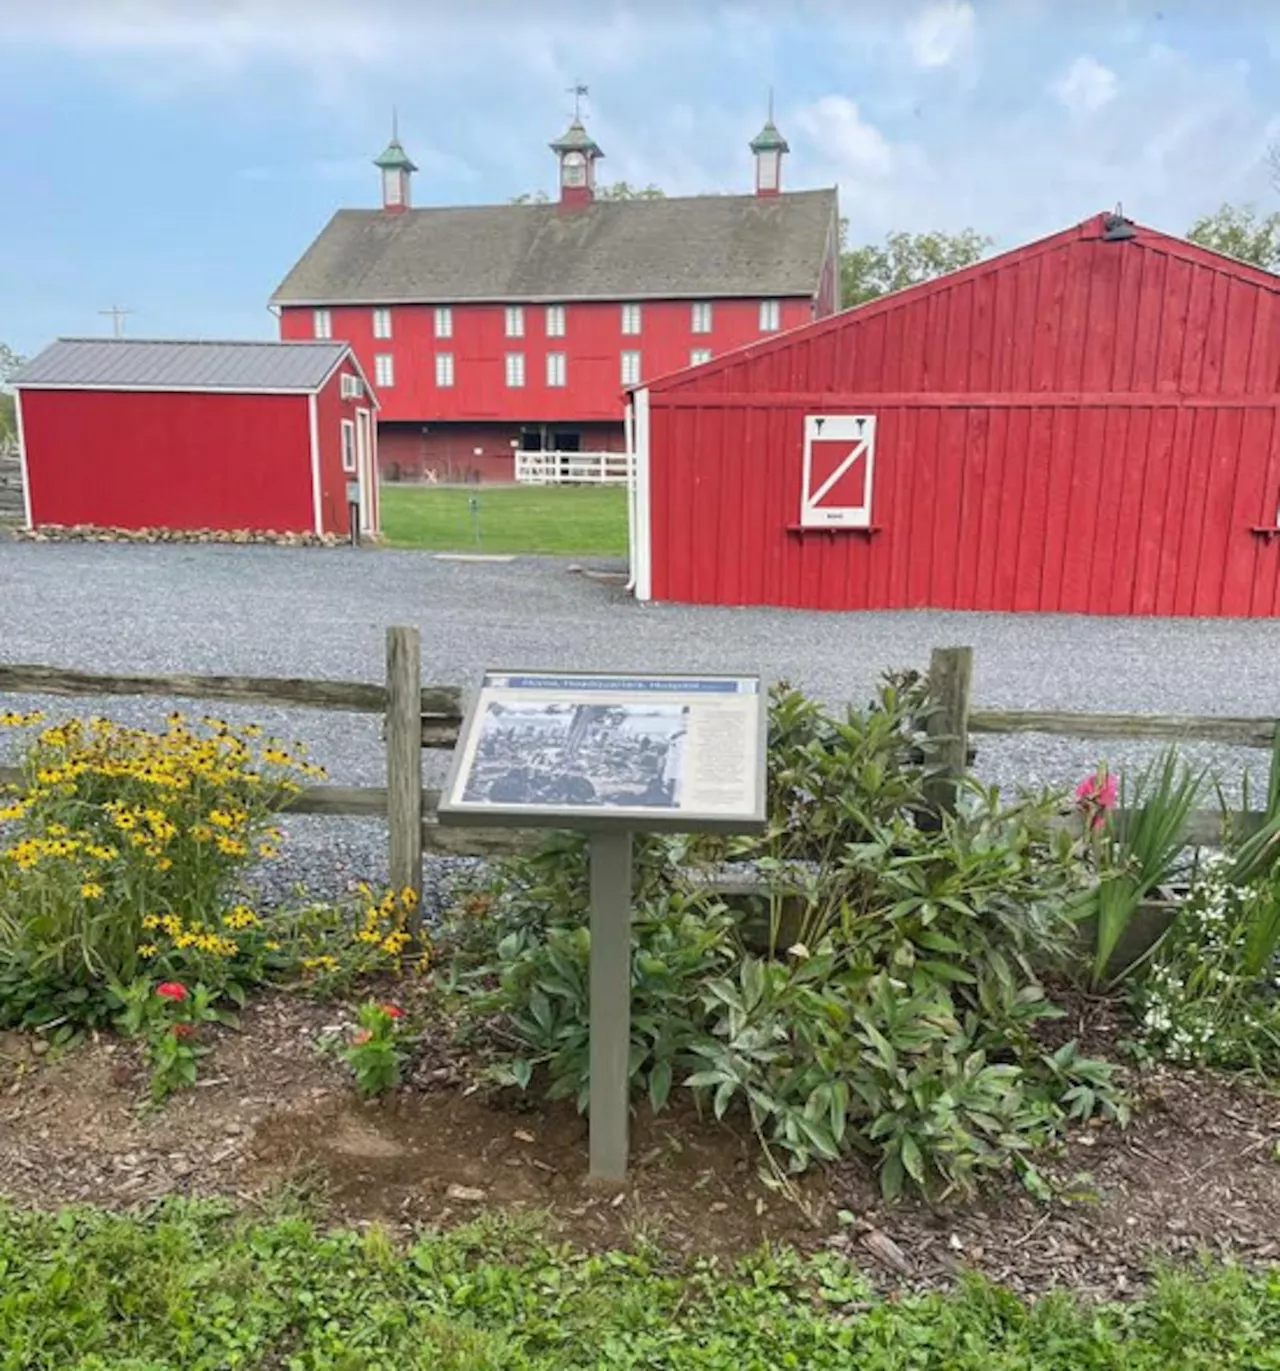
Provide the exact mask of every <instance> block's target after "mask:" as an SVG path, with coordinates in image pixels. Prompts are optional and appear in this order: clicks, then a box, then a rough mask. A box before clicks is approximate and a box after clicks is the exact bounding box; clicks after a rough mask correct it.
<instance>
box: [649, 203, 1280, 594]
mask: <svg viewBox="0 0 1280 1371" xmlns="http://www.w3.org/2000/svg"><path fill="white" fill-rule="evenodd" d="M633 398H634V405H635V415H636V434H637V440H636V441H637V481H636V493H635V498H634V502H633V511H632V558H633V577H634V582H635V589H636V593H637V596H638V597H639V598H640V599H645V600H647V599H657V600H682V601H694V602H701V603H712V604H731V605H788V606H797V607H806V608H814V609H840V610H850V609H900V608H915V607H924V606H932V607H938V608H945V609H978V610H1045V611H1069V612H1083V613H1093V614H1160V615H1256V616H1265V615H1280V515H1278V511H1277V507H1278V506H1280V422H1278V418H1280V277H1276V276H1273V275H1271V274H1270V273H1268V272H1265V271H1261V270H1259V269H1257V268H1254V267H1251V266H1248V265H1246V264H1244V263H1242V262H1238V261H1236V260H1234V259H1232V258H1228V257H1224V256H1221V255H1219V254H1217V253H1214V252H1211V251H1208V250H1207V249H1205V248H1201V247H1198V246H1196V245H1194V244H1192V243H1188V242H1185V241H1183V240H1181V239H1178V238H1173V237H1170V236H1168V235H1166V234H1162V233H1158V232H1156V231H1155V230H1153V229H1148V228H1143V227H1141V226H1140V225H1137V224H1134V223H1132V222H1131V221H1129V220H1126V219H1123V218H1121V217H1120V216H1118V215H1098V216H1096V217H1094V218H1091V219H1088V220H1086V221H1085V222H1084V223H1082V224H1078V225H1076V226H1075V227H1074V228H1071V229H1068V230H1066V231H1065V232H1062V233H1058V234H1055V235H1054V236H1052V237H1049V238H1044V239H1042V240H1040V241H1038V242H1035V243H1031V244H1028V245H1027V246H1025V247H1021V248H1018V249H1016V250H1014V251H1011V252H1007V253H1004V254H1002V255H1001V256H998V257H994V258H992V259H990V260H988V261H985V262H982V263H979V264H978V265H976V266H973V267H968V268H966V269H965V270H963V271H958V272H955V273H953V274H951V275H949V276H945V277H942V278H940V279H938V280H936V281H932V282H928V283H925V284H922V285H919V286H914V287H911V288H910V289H907V290H904V291H901V292H898V293H896V294H894V295H891V296H887V297H885V298H882V299H880V300H877V301H874V302H872V303H871V304H868V305H864V306H862V307H860V308H856V309H852V310H848V311H846V312H845V313H843V314H838V315H836V316H834V317H833V318H830V319H826V320H823V321H821V322H818V323H814V324H810V325H807V326H805V327H801V328H798V329H794V330H792V331H791V332H789V333H787V334H785V335H783V336H781V337H779V338H776V339H773V340H771V341H769V342H766V343H758V344H753V345H751V346H749V347H745V348H741V349H739V350H738V351H736V352H733V353H730V354H727V355H726V356H724V357H722V358H718V359H716V360H715V361H712V362H710V363H707V364H706V365H703V366H699V367H695V368H691V369H688V370H685V371H682V372H679V373H676V374H673V375H671V376H668V377H665V378H662V379H659V380H657V381H655V382H653V383H652V384H650V385H649V386H647V387H644V388H641V389H638V390H636V391H635V393H634V397H633Z"/></svg>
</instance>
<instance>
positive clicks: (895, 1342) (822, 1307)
mask: <svg viewBox="0 0 1280 1371" xmlns="http://www.w3.org/2000/svg"><path fill="white" fill-rule="evenodd" d="M1278 1349H1280V1275H1277V1274H1274V1273H1273V1274H1265V1273H1259V1274H1256V1275H1248V1274H1246V1273H1244V1272H1242V1271H1240V1270H1236V1269H1232V1268H1226V1267H1213V1268H1207V1269H1206V1270H1205V1272H1204V1273H1202V1274H1201V1275H1199V1276H1192V1275H1182V1276H1174V1275H1169V1276H1164V1277H1161V1278H1160V1279H1159V1280H1158V1281H1157V1283H1156V1286H1155V1289H1154V1291H1153V1292H1152V1293H1151V1294H1150V1295H1149V1296H1148V1297H1147V1298H1146V1299H1145V1300H1143V1301H1140V1302H1135V1303H1133V1304H1131V1305H1127V1306H1125V1307H1123V1308H1122V1307H1118V1306H1105V1305H1104V1306H1097V1307H1094V1308H1089V1307H1087V1306H1082V1305H1079V1304H1076V1303H1075V1302H1073V1301H1072V1300H1071V1298H1070V1297H1069V1296H1066V1295H1061V1296H1051V1297H1048V1298H1045V1299H1042V1300H1040V1301H1038V1302H1036V1303H1034V1304H1027V1303H1024V1302H1023V1301H1022V1300H1019V1299H1018V1298H1016V1297H1015V1296H1014V1295H1012V1294H1009V1293H1007V1292H1002V1291H1000V1290H998V1289H997V1288H995V1287H994V1286H991V1285H987V1284H985V1283H983V1282H982V1281H980V1280H978V1279H977V1278H974V1279H973V1280H972V1281H971V1282H969V1283H968V1284H967V1285H965V1286H963V1287H962V1288H961V1289H960V1290H959V1291H958V1292H957V1293H955V1294H950V1295H923V1296H912V1295H908V1296H904V1297H902V1298H901V1299H899V1300H896V1301H886V1300H882V1299H878V1298H876V1297H875V1296H874V1295H873V1294H872V1292H871V1290H870V1289H869V1288H868V1286H867V1285H866V1283H865V1281H864V1279H863V1277H862V1276H861V1275H860V1274H859V1273H858V1272H857V1271H856V1270H855V1269H854V1268H853V1267H851V1266H849V1265H847V1264H846V1263H845V1262H844V1260H843V1259H842V1258H840V1257H839V1256H837V1255H836V1254H835V1253H827V1254H825V1255H821V1256H817V1257H814V1258H811V1259H807V1260H805V1259H801V1258H800V1257H797V1256H794V1255H792V1254H789V1253H788V1252H787V1251H786V1250H780V1251H775V1252H772V1253H762V1254H761V1255H759V1256H757V1257H755V1258H752V1259H751V1260H749V1261H747V1262H745V1263H743V1264H742V1265H741V1266H738V1267H734V1266H731V1265H729V1264H727V1263H713V1262H709V1261H705V1260H704V1261H700V1262H697V1263H694V1264H689V1263H681V1262H676V1261H673V1260H671V1259H669V1258H666V1257H664V1256H663V1255H662V1254H660V1253H659V1252H657V1251H656V1250H653V1249H651V1248H640V1249H638V1250H637V1251H634V1252H629V1253H621V1252H614V1253H602V1254H597V1255H586V1254H578V1253H574V1252H572V1251H570V1250H568V1249H566V1248H563V1247H554V1246H551V1245H549V1244H548V1243H546V1242H545V1241H544V1240H543V1239H542V1238H541V1237H540V1235H539V1233H538V1231H537V1228H536V1225H535V1224H534V1223H532V1222H530V1221H528V1220H522V1221H519V1223H518V1224H513V1223H512V1222H505V1223H504V1222H498V1221H491V1222H489V1223H487V1224H483V1225H479V1226H474V1227H472V1228H471V1229H469V1230H459V1231H457V1232H454V1233H452V1234H449V1235H443V1236H442V1235H439V1234H434V1235H433V1234H427V1235H424V1236H422V1237H420V1238H419V1239H418V1240H417V1241H416V1242H414V1243H413V1244H411V1245H407V1246H400V1245H397V1244H395V1243H393V1242H392V1241H391V1240H390V1239H389V1238H388V1236H387V1235H386V1233H385V1232H384V1231H383V1230H381V1229H379V1228H377V1227H374V1228H371V1229H369V1230H368V1231H366V1232H364V1233H354V1232H327V1233H326V1232H324V1231H323V1230H322V1229H320V1228H319V1227H317V1226H316V1225H315V1224H313V1223H312V1222H310V1221H308V1220H307V1219H305V1218H303V1217H291V1216H288V1215H284V1216H280V1217H275V1218H267V1219H261V1218H260V1219H258V1220H257V1221H253V1222H250V1221H248V1220H246V1219H237V1218H235V1217H234V1216H233V1215H232V1214H231V1213H230V1212H229V1211H228V1210H227V1209H226V1207H225V1206H215V1205H212V1204H208V1203H202V1204H192V1203H188V1202H183V1201H171V1202H169V1203H167V1204H164V1205H162V1206H160V1207H159V1208H158V1209H153V1210H152V1211H151V1212H150V1213H149V1214H147V1215H146V1216H144V1217H130V1216H125V1215H108V1214H103V1213H100V1212H95V1211H91V1210H67V1211H64V1212H62V1213H61V1214H38V1213H21V1212H16V1211H8V1210H6V1209H5V1208H4V1206H3V1204H0V1371H224V1369H230V1368H241V1369H242V1371H251V1369H255V1368H256V1369H257V1371H264V1369H265V1368H268V1367H271V1368H279V1371H285V1368H289V1371H383V1368H386V1371H613V1369H614V1368H617V1369H619V1371H621V1369H622V1368H632V1371H779V1369H780V1368H786V1367H793V1368H797V1371H852V1368H857V1371H1227V1369H1228V1368H1238V1371H1274V1369H1275V1368H1276V1367H1277V1366H1280V1350H1278Z"/></svg>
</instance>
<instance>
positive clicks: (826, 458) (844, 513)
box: [800, 414, 876, 528]
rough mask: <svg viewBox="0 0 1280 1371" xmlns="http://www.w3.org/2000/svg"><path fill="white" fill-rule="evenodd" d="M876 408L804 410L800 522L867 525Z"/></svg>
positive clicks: (829, 525)
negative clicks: (831, 411)
mask: <svg viewBox="0 0 1280 1371" xmlns="http://www.w3.org/2000/svg"><path fill="white" fill-rule="evenodd" d="M875 457H876V420H875V415H874V414H807V415H805V420H804V484H803V489H802V491H801V495H800V526H801V528H870V527H871V490H872V477H873V475H874V470H875Z"/></svg>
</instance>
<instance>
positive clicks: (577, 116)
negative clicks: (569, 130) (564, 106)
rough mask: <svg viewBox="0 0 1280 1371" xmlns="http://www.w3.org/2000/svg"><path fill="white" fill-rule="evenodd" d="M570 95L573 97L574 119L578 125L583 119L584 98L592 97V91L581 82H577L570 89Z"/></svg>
mask: <svg viewBox="0 0 1280 1371" xmlns="http://www.w3.org/2000/svg"><path fill="white" fill-rule="evenodd" d="M569 94H570V95H572V96H573V119H574V122H575V123H577V122H578V121H579V120H581V118H582V97H583V96H584V95H590V94H591V91H590V89H589V88H588V87H587V86H585V85H583V83H582V82H581V81H575V82H574V83H573V85H571V86H570V87H569Z"/></svg>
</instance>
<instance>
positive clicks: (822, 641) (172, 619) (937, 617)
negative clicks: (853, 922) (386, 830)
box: [0, 540, 1280, 888]
mask: <svg viewBox="0 0 1280 1371" xmlns="http://www.w3.org/2000/svg"><path fill="white" fill-rule="evenodd" d="M388 624H417V625H418V626H419V627H420V628H421V631H422V642H423V659H424V661H423V679H424V681H425V682H427V683H441V684H455V683H460V684H464V685H468V686H469V685H471V684H473V683H474V682H475V680H476V679H477V677H478V674H479V673H480V672H481V671H482V670H483V669H484V668H485V667H488V666H526V667H531V668H544V669H561V670H567V669H571V668H593V669H597V670H622V671H635V670H640V669H646V668H647V669H659V670H695V671H697V670H743V671H752V672H759V673H761V674H762V675H763V676H765V677H766V678H767V679H777V678H779V677H785V678H787V679H789V680H791V681H792V682H793V683H794V684H796V685H798V686H801V687H803V688H804V689H805V690H807V691H809V692H811V693H813V694H815V695H817V696H819V697H820V698H822V699H824V700H827V701H829V702H832V703H836V702H839V701H843V700H855V701H861V700H863V699H865V698H866V697H867V696H868V695H869V693H870V692H871V690H872V689H873V688H874V685H875V682H876V679H877V677H878V676H879V674H880V673H881V672H882V671H884V670H885V669H888V668H892V667H905V666H917V667H923V666H924V665H925V664H926V663H927V661H928V657H929V651H930V649H931V648H932V647H934V646H939V645H947V644H956V643H968V644H971V645H972V646H973V647H974V649H975V654H976V656H975V673H976V674H975V683H974V699H975V701H976V702H978V703H980V704H983V705H988V706H993V707H995V706H1003V707H1008V708H1043V709H1069V708H1074V709H1093V710H1120V711H1134V712H1149V713H1170V714H1172V713H1191V714H1198V713H1203V714H1213V713H1221V714H1255V715H1280V621H1244V620H1191V619H1089V618H1083V617H1079V616H1069V615H1030V614H1028V615H1001V614H971V613H946V612H939V611H932V610H920V611H908V612H892V613H867V614H821V613H808V612H797V611H789V610H770V609H721V608H710V607H697V606H683V605H656V606H655V605H646V606H641V605H637V604H636V603H634V601H632V600H631V599H630V597H629V596H627V595H625V594H624V593H623V592H622V591H621V590H620V589H619V588H618V587H617V586H614V585H609V584H605V583H602V582H600V581H597V580H593V579H590V578H588V577H585V576H582V575H576V574H572V573H570V572H569V571H568V564H567V563H565V562H563V561H560V560H557V559H549V558H547V559H542V558H520V559H518V560H516V561H513V562H509V563H467V562H456V561H444V560H437V559H436V558H434V557H431V556H429V555H426V554H422V553H412V552H384V551H353V550H351V549H345V548H344V549H298V548H275V547H219V546H207V545H192V546H188V545H176V544H175V545H167V546H152V545H138V546H134V545H128V544H34V543H17V542H10V541H5V540H0V660H4V661H14V662H36V663H46V664H51V665H61V666H67V667H75V668H79V669H81V670H87V671H112V672H130V671H155V672H174V671H187V672H196V673H199V672H224V673H240V674H245V675H259V676H271V675H281V676H313V677H336V678H349V679H353V680H369V681H376V680H380V679H381V677H382V671H383V653H384V638H383V634H384V629H385V627H386V626H387V625H388ZM3 703H4V704H5V705H6V706H7V707H35V706H37V705H40V706H44V707H50V708H53V709H59V710H62V711H65V710H66V708H67V703H68V702H67V701H65V700H54V701H50V700H37V699H31V700H19V699H17V698H15V697H7V698H6V699H4V700H3ZM94 703H95V704H96V703H97V702H94ZM85 707H86V710H87V709H88V708H90V707H91V706H90V703H89V702H85ZM97 707H98V708H100V709H103V706H102V705H101V704H98V705H97ZM171 707H173V706H172V703H171V702H167V701H163V700H129V699H123V698H120V699H113V700H112V701H111V702H110V708H109V712H110V714H111V715H112V717H113V718H117V719H119V720H121V721H122V722H126V723H138V724H150V723H154V722H155V721H157V720H158V719H160V718H161V717H162V716H163V715H164V713H165V712H166V711H167V710H168V709H169V708H171ZM104 712H108V711H106V710H105V709H104ZM218 712H219V713H220V714H223V715H225V716H226V717H229V718H232V719H237V720H243V721H247V720H248V719H249V718H255V719H257V720H258V721H259V722H261V723H263V724H264V725H266V726H267V727H268V728H270V729H272V730H275V731H277V732H279V733H281V734H282V735H283V736H286V737H288V738H302V739H305V740H306V741H307V742H308V743H309V744H310V745H311V747H312V750H313V753H314V754H315V756H316V759H317V760H318V761H320V762H321V763H323V764H324V765H325V766H327V767H328V769H329V771H330V774H331V777H332V779H333V780H334V782H335V783H347V784H361V783H364V784H375V783H378V782H379V781H380V779H381V776H382V752H381V747H380V744H379V742H378V721H377V720H376V719H373V718H368V717H363V716H356V715H342V714H325V713H319V712H314V711H275V710H263V709H258V708H254V709H250V710H247V711H245V710H237V709H232V708H230V707H224V706H218ZM1106 753H1107V754H1108V755H1109V756H1110V759H1111V761H1112V762H1113V764H1115V765H1119V766H1120V767H1122V768H1123V767H1125V766H1131V765H1136V764H1137V763H1138V762H1139V761H1141V760H1142V759H1143V758H1144V757H1145V756H1147V755H1149V749H1143V748H1142V747H1140V746H1136V745H1131V746H1126V747H1111V748H1108V749H1106ZM1189 753H1190V755H1193V756H1196V757H1200V758H1203V759H1204V760H1206V761H1211V762H1212V763H1213V764H1214V765H1215V766H1216V767H1218V768H1219V769H1221V770H1223V771H1224V772H1225V773H1226V774H1227V775H1228V776H1229V777H1232V778H1235V777H1238V774H1239V770H1240V767H1241V764H1242V763H1244V762H1248V763H1251V764H1252V766H1253V768H1254V770H1255V771H1256V772H1257V773H1259V774H1261V773H1262V771H1263V769H1264V767H1265V757H1264V755H1263V754H1260V753H1253V754H1245V755H1244V756H1243V757H1242V756H1240V755H1238V754H1233V753H1232V752H1231V751H1230V750H1225V749H1220V748H1219V749H1207V748H1206V749H1189ZM1100 755H1102V749H1098V748H1095V747H1093V746H1091V745H1089V744H1078V743H1074V742H1072V741H1070V740H1068V739H1060V738H1046V737H1032V736H1026V735H1024V736H1022V737H1018V738H1009V739H983V740H982V741H981V754H980V757H979V763H978V769H979V771H980V772H981V773H982V774H984V775H985V776H986V777H988V778H989V779H991V780H995V781H999V782H1000V783H1001V784H1003V785H1016V784H1020V783H1050V782H1068V781H1071V780H1073V779H1075V778H1076V777H1078V776H1079V775H1080V774H1082V772H1083V771H1084V770H1085V769H1086V768H1087V767H1088V766H1090V765H1091V764H1092V763H1093V762H1094V761H1096V760H1097V759H1098V757H1099V756H1100ZM442 761H443V759H442V758H440V757H439V756H433V755H431V754H428V757H427V775H428V776H429V777H434V776H435V775H438V773H439V770H440V768H441V765H442ZM290 829H291V833H290V839H291V849H292V857H291V860H290V862H289V864H288V871H287V873H282V876H281V878H280V879H287V880H290V881H292V880H298V879H301V880H304V881H307V882H309V883H310V884H311V885H312V886H313V887H316V888H321V887H330V888H332V887H342V886H344V885H345V884H346V883H347V882H348V880H350V879H352V878H353V877H367V878H371V879H379V878H380V876H381V874H382V870H383V868H384V863H385V858H384V852H383V845H384V840H383V835H382V830H381V825H380V824H378V823H376V822H372V821H367V820H349V821H339V820H333V819H304V818H298V819H294V820H291V821H290Z"/></svg>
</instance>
